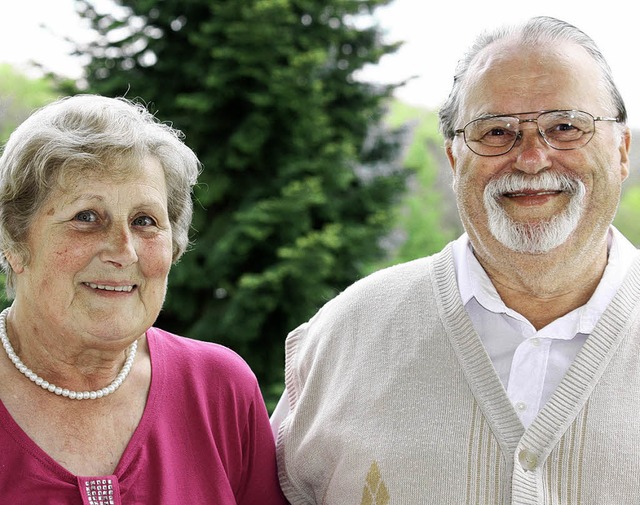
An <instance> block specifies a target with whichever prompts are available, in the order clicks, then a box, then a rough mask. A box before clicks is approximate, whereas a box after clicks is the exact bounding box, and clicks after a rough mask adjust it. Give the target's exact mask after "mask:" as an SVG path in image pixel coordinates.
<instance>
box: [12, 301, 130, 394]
mask: <svg viewBox="0 0 640 505" xmlns="http://www.w3.org/2000/svg"><path fill="white" fill-rule="evenodd" d="M9 308H10V307H8V308H6V309H4V310H3V311H2V312H1V313H0V341H1V342H2V346H3V347H4V350H5V351H6V353H7V356H9V359H10V360H11V361H12V362H13V364H14V365H15V366H16V368H17V369H18V370H19V371H20V373H21V374H22V375H24V376H25V377H27V378H28V379H29V380H30V381H31V382H35V383H36V384H37V385H38V386H40V387H41V388H42V389H45V390H47V391H49V392H51V393H54V394H56V395H58V396H64V397H65V398H69V399H71V400H95V399H97V398H103V397H105V396H107V395H110V394H112V393H114V392H115V391H116V390H117V389H118V388H119V387H120V386H121V385H122V383H123V382H124V380H125V379H126V378H127V375H129V372H130V371H131V366H132V365H133V360H134V359H135V357H136V351H137V350H138V341H137V340H136V341H135V342H133V344H131V347H130V348H129V353H128V354H127V360H126V361H125V362H124V366H123V367H122V370H120V373H119V374H118V376H117V377H116V378H115V380H114V381H113V382H112V383H111V384H109V385H108V386H107V387H104V388H102V389H98V390H97V391H69V390H68V389H63V388H61V387H58V386H56V385H55V384H51V383H50V382H47V381H46V380H44V379H43V378H42V377H39V376H38V375H36V374H35V373H34V372H33V371H32V370H31V369H30V368H28V367H27V366H26V365H25V364H24V363H23V362H22V361H21V360H20V358H19V357H18V355H17V354H16V353H15V351H14V350H13V347H12V346H11V342H9V337H8V336H7V314H8V313H9Z"/></svg>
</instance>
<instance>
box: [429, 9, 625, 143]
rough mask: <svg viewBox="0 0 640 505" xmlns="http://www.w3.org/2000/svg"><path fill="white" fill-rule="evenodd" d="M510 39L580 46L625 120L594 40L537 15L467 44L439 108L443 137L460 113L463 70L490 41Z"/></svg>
mask: <svg viewBox="0 0 640 505" xmlns="http://www.w3.org/2000/svg"><path fill="white" fill-rule="evenodd" d="M506 38H512V39H513V40H514V42H519V43H522V44H526V45H533V44H539V43H549V42H573V43H575V44H578V45H579V46H581V47H583V48H584V49H585V50H586V51H587V52H588V53H589V54H590V55H591V57H592V58H593V59H594V60H595V62H596V64H597V65H598V67H599V68H600V71H601V73H602V76H603V78H604V83H605V87H606V90H607V92H608V93H609V95H610V97H611V100H612V104H611V105H612V106H613V107H614V109H615V112H616V117H617V118H618V119H619V120H620V122H621V123H622V124H625V123H626V121H627V109H626V107H625V105H624V100H623V99H622V95H621V94H620V91H619V90H618V88H617V87H616V85H615V83H614V81H613V75H612V73H611V69H610V68H609V64H608V63H607V61H606V60H605V58H604V56H603V54H602V52H600V49H598V46H597V45H596V43H595V42H594V41H593V40H592V39H591V37H589V36H588V35H587V34H585V33H584V32H583V31H581V30H580V29H578V28H576V27H575V26H573V25H571V24H569V23H567V22H565V21H561V20H559V19H555V18H552V17H548V16H539V17H534V18H531V19H529V20H528V21H527V22H525V23H524V24H522V25H518V26H509V27H503V28H498V29H496V30H494V31H492V32H485V33H482V34H481V35H480V36H479V37H478V38H477V39H476V41H475V43H474V44H473V45H472V46H471V48H470V49H469V51H468V52H467V53H466V54H465V55H464V56H463V58H462V59H461V60H460V61H459V62H458V65H457V67H456V72H455V76H454V78H453V87H452V88H451V93H450V94H449V97H448V98H447V100H446V101H445V103H444V104H443V105H442V107H441V108H440V112H439V116H440V132H441V133H442V135H443V137H444V138H445V140H452V139H453V138H454V136H455V130H456V129H457V128H459V127H460V125H456V122H457V121H458V118H459V116H460V105H461V102H462V98H463V94H464V92H465V91H466V87H467V84H468V79H467V73H468V71H469V68H470V66H471V64H472V63H473V61H474V60H475V58H476V57H477V56H478V54H479V53H480V52H481V51H482V50H483V49H485V48H486V47H487V46H489V45H490V44H493V43H494V42H497V41H499V40H502V39H506Z"/></svg>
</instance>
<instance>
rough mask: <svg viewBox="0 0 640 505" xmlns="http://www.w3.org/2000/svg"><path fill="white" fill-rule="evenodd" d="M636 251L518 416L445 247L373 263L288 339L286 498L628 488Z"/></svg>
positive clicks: (339, 504) (398, 499)
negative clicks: (579, 340) (566, 359)
mask: <svg viewBox="0 0 640 505" xmlns="http://www.w3.org/2000/svg"><path fill="white" fill-rule="evenodd" d="M639 309H640V259H638V258H636V261H635V262H634V264H633V266H632V267H631V269H630V271H629V273H628V275H627V277H626V279H625V281H624V283H623V285H622V286H621V288H620V290H619V291H618V293H617V295H616V296H615V298H614V299H613V301H612V302H611V304H610V305H609V307H608V308H607V309H606V311H605V313H604V314H603V315H602V317H601V319H600V321H599V323H598V324H597V326H596V328H595V329H594V331H593V333H592V334H591V336H590V337H589V338H588V340H587V342H586V343H585V345H584V346H583V348H582V350H581V351H580V353H579V354H578V356H577V358H576V360H575V361H574V363H573V364H572V366H571V367H570V368H569V371H568V372H567V374H566V375H565V377H564V379H563V380H562V382H561V383H560V385H559V386H558V388H557V389H556V391H555V393H554V394H553V396H552V397H551V399H550V400H549V402H548V403H547V404H546V405H545V407H544V408H543V409H542V410H541V412H540V413H539V415H538V416H537V418H536V419H535V420H534V422H533V424H532V425H531V426H530V427H529V428H528V429H526V430H525V428H524V427H523V425H522V423H521V422H520V420H519V419H518V416H517V414H516V412H515V410H514V407H513V406H512V404H511V402H510V401H509V399H508V397H507V394H506V392H505V390H504V387H503V385H502V383H501V382H500V379H499V378H498V376H497V375H496V372H495V370H494V368H493V366H492V364H491V361H490V359H489V357H488V355H487V353H486V351H485V349H484V347H483V345H482V343H481V341H480V338H479V336H478V334H477V333H476V332H475V330H474V329H473V326H472V323H471V321H470V319H469V317H468V316H467V313H466V311H465V309H464V306H463V305H462V302H461V300H460V295H459V291H458V288H457V284H456V277H455V272H454V265H453V260H452V254H451V247H450V246H447V247H446V248H445V249H444V250H443V251H442V252H440V253H438V254H436V255H434V256H432V257H429V258H423V259H420V260H416V261H413V262H410V263H405V264H402V265H398V266H395V267H391V268H389V269H385V270H382V271H380V272H377V273H375V274H373V275H371V276H369V277H367V278H365V279H363V280H361V281H359V282H357V283H355V284H354V285H352V286H351V287H349V288H348V289H347V290H346V291H344V292H343V293H341V294H340V295H339V296H337V297H336V298H334V299H333V300H331V301H330V302H329V303H327V304H326V305H325V306H324V307H323V308H322V309H321V310H320V311H319V312H318V313H317V314H316V315H315V316H314V318H313V319H311V320H310V321H309V322H308V323H305V324H303V325H302V326H300V327H299V328H297V329H295V330H294V331H293V332H291V334H290V335H289V336H288V338H287V343H286V354H287V356H286V386H287V391H288V394H289V402H290V411H291V413H290V415H289V416H288V417H287V418H286V419H285V421H284V422H283V423H282V425H281V427H280V430H279V433H278V442H277V453H278V466H279V475H280V482H281V485H282V488H283V491H284V493H285V495H286V496H287V498H288V499H289V501H290V502H291V504H292V505H301V504H323V505H349V504H353V505H375V504H377V505H399V504H407V505H412V504H416V505H417V504H420V505H422V504H425V503H433V504H442V505H445V504H446V505H451V504H461V505H462V504H466V505H480V504H483V505H502V504H504V505H506V504H514V505H534V504H535V505H543V504H544V505H591V504H593V505H596V504H597V505H607V504H611V505H613V504H615V505H624V504H632V503H633V504H637V503H640V450H638V448H640V394H639V392H640V315H639Z"/></svg>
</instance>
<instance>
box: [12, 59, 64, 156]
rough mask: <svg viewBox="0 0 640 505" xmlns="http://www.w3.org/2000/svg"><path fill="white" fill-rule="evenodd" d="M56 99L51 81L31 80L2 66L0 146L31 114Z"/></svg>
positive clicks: (42, 79)
mask: <svg viewBox="0 0 640 505" xmlns="http://www.w3.org/2000/svg"><path fill="white" fill-rule="evenodd" d="M55 97H56V94H55V91H54V88H53V84H52V82H51V81H50V80H48V79H44V78H40V79H34V78H30V77H27V76H26V75H24V74H23V73H21V72H18V71H17V70H15V69H14V68H13V67H12V66H11V65H8V64H0V144H4V143H5V142H6V141H7V138H9V135H10V134H11V132H12V131H13V130H14V129H15V128H16V126H18V125H19V124H20V123H21V122H22V121H24V120H25V119H26V118H27V116H28V115H29V114H31V112H33V111H34V110H35V109H37V108H38V107H41V106H43V105H45V104H46V103H48V102H51V101H52V100H54V99H55Z"/></svg>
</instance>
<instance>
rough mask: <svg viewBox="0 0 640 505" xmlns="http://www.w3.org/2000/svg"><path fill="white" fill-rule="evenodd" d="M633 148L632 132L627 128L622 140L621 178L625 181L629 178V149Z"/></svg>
mask: <svg viewBox="0 0 640 505" xmlns="http://www.w3.org/2000/svg"><path fill="white" fill-rule="evenodd" d="M630 148H631V130H630V129H629V128H626V129H625V131H624V133H623V134H622V139H621V140H620V147H619V149H620V176H621V177H622V180H623V181H624V180H625V179H626V178H627V177H629V149H630Z"/></svg>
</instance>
